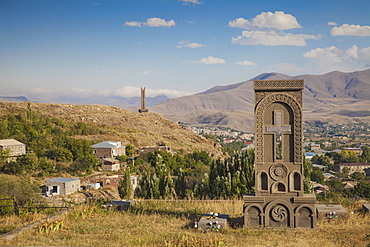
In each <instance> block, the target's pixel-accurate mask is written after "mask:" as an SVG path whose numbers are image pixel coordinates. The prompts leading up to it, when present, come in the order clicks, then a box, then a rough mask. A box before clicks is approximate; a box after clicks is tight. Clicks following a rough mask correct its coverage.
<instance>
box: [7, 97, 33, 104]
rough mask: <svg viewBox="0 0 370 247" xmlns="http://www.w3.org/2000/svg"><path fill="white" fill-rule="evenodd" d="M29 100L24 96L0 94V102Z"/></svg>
mask: <svg viewBox="0 0 370 247" xmlns="http://www.w3.org/2000/svg"><path fill="white" fill-rule="evenodd" d="M25 101H29V99H27V98H26V97H25V96H16V97H11V96H0V102H2V103H7V102H19V103H20V102H25Z"/></svg>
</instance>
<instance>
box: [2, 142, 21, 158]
mask: <svg viewBox="0 0 370 247" xmlns="http://www.w3.org/2000/svg"><path fill="white" fill-rule="evenodd" d="M7 149H9V150H10V158H9V160H8V161H11V160H13V161H14V160H16V159H17V157H18V156H21V155H23V154H26V145H25V144H23V143H22V142H19V141H17V140H14V139H3V140H0V151H2V150H7Z"/></svg>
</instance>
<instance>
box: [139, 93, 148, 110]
mask: <svg viewBox="0 0 370 247" xmlns="http://www.w3.org/2000/svg"><path fill="white" fill-rule="evenodd" d="M148 111H149V110H148V109H146V99H145V87H142V88H141V108H140V109H139V112H140V113H142V112H148Z"/></svg>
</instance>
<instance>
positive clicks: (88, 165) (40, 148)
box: [0, 104, 102, 176]
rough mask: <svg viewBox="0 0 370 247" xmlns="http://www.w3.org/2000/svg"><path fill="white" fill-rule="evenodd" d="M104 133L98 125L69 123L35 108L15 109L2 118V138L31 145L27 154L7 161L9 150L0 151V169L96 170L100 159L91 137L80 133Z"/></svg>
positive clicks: (23, 171)
mask: <svg viewBox="0 0 370 247" xmlns="http://www.w3.org/2000/svg"><path fill="white" fill-rule="evenodd" d="M97 133H102V130H101V129H100V128H99V127H97V126H94V125H91V126H90V125H88V124H86V123H80V122H79V123H67V122H64V121H62V120H60V119H56V118H51V117H48V116H44V115H42V114H40V113H39V112H37V111H34V110H33V109H32V108H31V106H30V104H29V105H28V107H27V110H26V111H25V112H12V113H9V114H7V115H5V116H3V117H1V118H0V139H16V140H18V141H20V142H22V143H24V144H26V146H27V154H25V155H23V156H21V157H18V159H17V160H16V161H12V162H9V163H8V162H5V161H6V158H7V156H8V155H9V154H7V153H5V151H2V152H1V153H0V171H1V172H3V173H8V174H29V175H31V174H32V175H39V176H45V175H47V174H51V173H54V172H70V173H76V174H78V173H85V174H89V173H91V172H92V169H93V168H94V166H96V165H97V164H98V160H97V159H96V158H95V157H94V156H93V154H92V149H91V147H90V145H91V144H92V143H90V142H89V141H86V140H83V139H77V138H74V137H75V136H77V135H90V134H97Z"/></svg>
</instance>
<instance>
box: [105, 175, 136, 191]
mask: <svg viewBox="0 0 370 247" xmlns="http://www.w3.org/2000/svg"><path fill="white" fill-rule="evenodd" d="M122 178H123V176H122V175H113V176H106V177H104V178H103V179H102V182H101V184H102V187H113V188H115V189H117V188H118V182H119V181H120V179H122ZM138 178H139V176H138V175H130V182H131V187H132V189H133V190H135V189H136V187H137V185H138Z"/></svg>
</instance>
